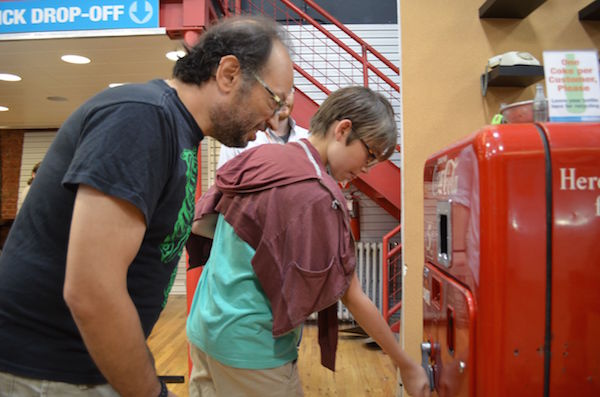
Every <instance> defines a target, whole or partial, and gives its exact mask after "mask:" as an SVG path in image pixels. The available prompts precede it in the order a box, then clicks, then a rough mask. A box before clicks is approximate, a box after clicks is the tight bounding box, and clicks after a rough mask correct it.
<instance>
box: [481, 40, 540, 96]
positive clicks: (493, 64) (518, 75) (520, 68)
mask: <svg viewBox="0 0 600 397" xmlns="http://www.w3.org/2000/svg"><path fill="white" fill-rule="evenodd" d="M543 78H544V67H543V66H541V65H540V62H539V61H538V60H537V59H536V58H535V57H534V56H533V55H531V54H530V53H528V52H523V51H509V52H506V53H504V54H500V55H496V56H493V57H491V58H490V59H488V61H487V64H486V65H485V69H484V71H483V74H482V75H481V95H482V96H485V94H486V93H487V88H488V86H492V87H494V86H496V87H498V86H503V87H527V86H529V85H531V84H533V83H535V82H537V81H539V80H541V79H543Z"/></svg>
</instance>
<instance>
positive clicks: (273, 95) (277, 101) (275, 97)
mask: <svg viewBox="0 0 600 397" xmlns="http://www.w3.org/2000/svg"><path fill="white" fill-rule="evenodd" d="M254 78H255V79H256V81H258V82H259V83H260V85H262V86H263V87H264V88H265V90H267V92H268V93H269V95H271V98H273V101H274V102H275V110H274V111H273V114H275V113H277V112H278V111H280V110H281V108H283V107H284V106H285V102H284V101H283V100H281V98H279V95H277V94H276V93H274V92H273V90H272V89H271V88H270V87H269V86H268V85H267V83H265V82H264V80H263V79H261V78H260V77H258V75H257V74H256V73H255V74H254Z"/></svg>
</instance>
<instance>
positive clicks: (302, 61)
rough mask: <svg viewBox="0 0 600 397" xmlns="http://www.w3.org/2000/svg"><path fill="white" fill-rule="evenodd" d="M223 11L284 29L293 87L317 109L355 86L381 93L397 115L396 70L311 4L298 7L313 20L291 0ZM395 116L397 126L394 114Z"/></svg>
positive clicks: (262, 0) (258, 1)
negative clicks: (336, 93) (254, 17)
mask: <svg viewBox="0 0 600 397" xmlns="http://www.w3.org/2000/svg"><path fill="white" fill-rule="evenodd" d="M222 5H223V9H224V10H226V14H262V15H265V16H269V17H271V18H274V19H275V20H277V21H278V22H280V23H281V24H282V25H284V26H286V28H287V31H288V34H289V37H290V39H291V41H292V43H293V50H294V54H293V59H294V69H295V70H296V72H297V73H298V75H297V79H296V85H297V86H298V87H299V88H300V89H301V90H302V91H303V92H304V93H305V94H307V95H308V96H309V97H310V98H311V99H313V100H314V101H315V102H316V103H317V104H320V103H321V102H322V101H323V100H324V99H325V98H326V97H327V95H328V94H329V93H330V92H331V91H335V90H336V89H338V88H341V87H344V86H348V85H357V84H358V85H364V86H369V87H371V88H372V89H373V90H375V91H378V92H380V93H382V94H383V95H385V96H386V97H387V98H388V100H390V102H391V103H392V105H393V106H394V107H395V108H396V109H397V110H398V109H399V106H400V94H399V92H400V88H399V69H398V67H397V66H396V65H394V64H393V63H392V62H391V61H390V60H388V59H387V58H386V57H385V56H383V55H382V54H381V53H380V52H379V51H377V50H376V49H375V48H373V47H372V46H371V45H369V44H368V43H367V42H365V41H364V40H363V39H361V38H360V37H359V36H358V35H356V34H355V33H354V32H352V31H351V30H350V29H348V28H347V27H346V26H344V25H343V24H342V23H341V22H339V21H338V20H337V19H335V18H334V17H333V16H332V15H330V14H329V13H328V12H327V11H326V10H324V9H323V8H322V7H320V6H319V5H318V4H316V3H315V2H314V1H313V0H304V1H303V6H304V7H309V8H310V9H311V10H314V11H315V12H316V13H318V15H319V16H318V17H316V18H315V17H311V16H310V15H309V14H308V13H307V12H306V11H305V10H303V9H302V8H301V7H300V6H298V5H296V4H294V3H293V2H292V1H290V0H248V1H245V2H244V3H243V4H242V2H241V1H240V0H222ZM317 18H318V19H319V20H317ZM323 23H327V26H324V24H323ZM396 115H397V116H396V117H397V121H398V122H399V111H396Z"/></svg>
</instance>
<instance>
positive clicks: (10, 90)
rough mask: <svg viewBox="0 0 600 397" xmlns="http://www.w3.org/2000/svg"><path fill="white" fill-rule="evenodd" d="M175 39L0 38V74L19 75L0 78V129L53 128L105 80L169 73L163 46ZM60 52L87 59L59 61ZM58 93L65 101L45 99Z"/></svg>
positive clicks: (176, 46)
mask: <svg viewBox="0 0 600 397" xmlns="http://www.w3.org/2000/svg"><path fill="white" fill-rule="evenodd" d="M178 49H181V46H180V43H179V42H178V41H174V40H171V39H169V37H168V36H167V35H166V34H164V33H163V34H152V35H140V36H115V37H84V38H45V39H25V40H10V41H9V40H0V73H11V74H16V75H19V76H21V78H22V80H21V81H17V82H7V81H1V80H0V106H5V107H8V108H9V110H8V111H6V112H0V129H42V128H58V127H60V125H61V124H62V123H63V122H64V121H65V119H66V118H67V117H68V116H69V115H70V114H71V113H72V112H73V111H74V110H75V109H76V108H77V107H78V106H79V105H81V104H82V103H83V102H84V101H85V100H86V99H88V98H90V97H91V96H93V95H94V94H96V93H98V92H99V91H101V90H103V89H105V88H108V84H109V83H123V82H130V83H134V82H144V81H148V80H151V79H154V78H169V77H170V76H171V71H172V68H173V65H174V63H173V61H170V60H169V59H167V58H166V57H165V54H166V53H167V52H169V51H174V50H178ZM65 54H76V55H83V56H85V57H87V58H90V59H91V61H92V62H91V63H88V64H85V65H75V64H69V63H66V62H63V61H62V60H61V59H60V57H61V56H62V55H65ZM53 96H59V97H64V98H66V101H50V100H48V99H47V97H53Z"/></svg>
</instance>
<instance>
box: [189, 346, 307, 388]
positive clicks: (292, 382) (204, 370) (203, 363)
mask: <svg viewBox="0 0 600 397" xmlns="http://www.w3.org/2000/svg"><path fill="white" fill-rule="evenodd" d="M190 355H191V357H192V363H193V367H192V374H191V375H190V382H189V383H190V384H189V386H190V397H302V396H304V393H303V392H302V384H301V383H300V377H299V376H298V366H297V365H296V363H295V362H293V363H287V364H285V365H282V366H281V367H277V368H269V369H243V368H233V367H229V366H227V365H223V364H221V363H220V362H218V361H217V360H215V359H214V358H212V357H210V356H209V355H207V354H206V353H204V352H203V351H202V350H200V349H198V348H197V347H195V346H194V345H193V344H190Z"/></svg>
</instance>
